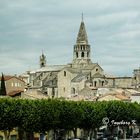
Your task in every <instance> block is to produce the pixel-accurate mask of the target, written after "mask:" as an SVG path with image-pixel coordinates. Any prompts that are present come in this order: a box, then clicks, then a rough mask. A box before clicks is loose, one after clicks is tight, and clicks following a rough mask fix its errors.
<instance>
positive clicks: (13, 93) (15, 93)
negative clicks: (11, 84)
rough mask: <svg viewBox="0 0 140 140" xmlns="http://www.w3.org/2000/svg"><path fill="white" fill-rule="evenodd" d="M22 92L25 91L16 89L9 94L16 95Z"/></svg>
mask: <svg viewBox="0 0 140 140" xmlns="http://www.w3.org/2000/svg"><path fill="white" fill-rule="evenodd" d="M21 92H23V90H14V91H11V92H9V93H8V95H9V96H15V95H17V94H20V93H21Z"/></svg>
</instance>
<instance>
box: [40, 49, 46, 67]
mask: <svg viewBox="0 0 140 140" xmlns="http://www.w3.org/2000/svg"><path fill="white" fill-rule="evenodd" d="M45 66H46V56H45V55H44V53H43V51H42V55H41V56H40V68H43V67H45Z"/></svg>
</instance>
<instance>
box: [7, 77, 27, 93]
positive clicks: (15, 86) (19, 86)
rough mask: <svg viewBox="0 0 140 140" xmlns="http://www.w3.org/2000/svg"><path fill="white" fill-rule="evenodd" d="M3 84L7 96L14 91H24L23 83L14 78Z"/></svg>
mask: <svg viewBox="0 0 140 140" xmlns="http://www.w3.org/2000/svg"><path fill="white" fill-rule="evenodd" d="M5 84H6V92H7V94H8V93H9V92H12V91H16V90H22V91H24V89H25V82H24V81H22V80H20V79H18V78H16V77H13V78H11V79H9V80H7V81H5Z"/></svg>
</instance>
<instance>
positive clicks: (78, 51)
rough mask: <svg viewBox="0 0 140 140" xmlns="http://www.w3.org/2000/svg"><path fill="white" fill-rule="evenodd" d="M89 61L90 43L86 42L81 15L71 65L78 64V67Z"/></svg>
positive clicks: (87, 63)
mask: <svg viewBox="0 0 140 140" xmlns="http://www.w3.org/2000/svg"><path fill="white" fill-rule="evenodd" d="M91 63H92V62H91V60H90V45H89V44H88V37H87V33H86V29H85V24H84V21H83V15H82V21H81V25H80V29H79V32H78V36H77V40H76V44H75V45H74V50H73V66H74V67H75V66H78V65H79V66H80V67H83V66H87V65H89V64H91Z"/></svg>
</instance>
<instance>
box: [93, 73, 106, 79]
mask: <svg viewBox="0 0 140 140" xmlns="http://www.w3.org/2000/svg"><path fill="white" fill-rule="evenodd" d="M92 77H93V78H103V77H105V76H104V75H103V74H101V73H99V72H97V73H95V74H94V75H93V76H92Z"/></svg>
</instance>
